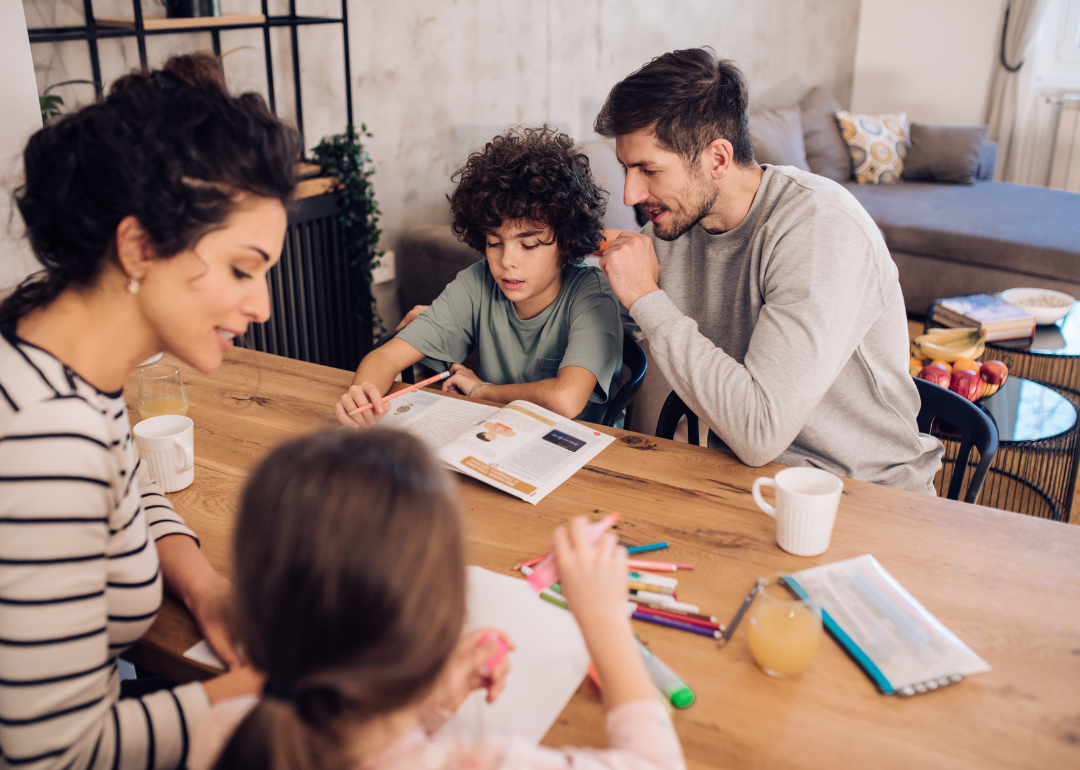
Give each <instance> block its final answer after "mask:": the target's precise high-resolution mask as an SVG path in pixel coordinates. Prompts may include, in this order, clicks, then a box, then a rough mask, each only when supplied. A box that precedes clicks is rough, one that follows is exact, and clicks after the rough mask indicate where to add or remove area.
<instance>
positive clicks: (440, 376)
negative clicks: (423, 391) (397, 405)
mask: <svg viewBox="0 0 1080 770" xmlns="http://www.w3.org/2000/svg"><path fill="white" fill-rule="evenodd" d="M449 376H450V370H449V369H447V370H446V371H445V372H443V373H442V374H436V375H435V376H434V377H428V378H427V379H426V380H424V381H422V382H418V383H416V384H415V385H410V386H409V387H407V388H402V389H401V390H399V391H397V392H396V393H391V394H390V395H389V396H383V400H382V402H383V403H384V404H385V403H386V402H387V401H389V400H390V399H393V398H397V397H398V396H404V395H405V394H406V393H412V392H413V391H414V390H416V389H418V388H426V387H427V386H428V385H434V384H435V383H436V382H438V381H439V380H445V379H446V378H447V377H449ZM373 406H375V405H374V404H364V405H363V406H361V407H359V408H358V409H353V410H352V411H351V412H349V417H352V416H353V415H354V414H359V413H360V412H366V411H367V410H368V409H371V408H372V407H373Z"/></svg>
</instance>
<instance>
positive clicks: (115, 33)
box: [27, 0, 353, 154]
mask: <svg viewBox="0 0 1080 770" xmlns="http://www.w3.org/2000/svg"><path fill="white" fill-rule="evenodd" d="M132 10H133V12H134V16H133V17H132V18H133V19H134V26H133V27H131V28H126V27H104V26H100V25H99V24H98V23H97V21H96V20H95V18H94V8H93V2H92V0H83V13H84V15H85V18H86V24H85V25H83V26H81V27H41V28H37V29H30V30H27V33H28V36H29V38H30V43H31V44H35V43H60V42H73V41H74V42H80V41H85V42H86V44H87V46H88V47H89V50H90V68H91V71H92V79H93V81H94V89H95V90H96V91H97V92H98V93H100V92H101V88H102V78H101V62H100V59H99V57H98V47H97V41H98V40H108V39H112V38H127V37H134V38H135V39H136V40H137V41H138V46H139V62H140V63H141V65H142V67H143V69H144V70H145V69H148V65H147V61H146V38H147V37H148V36H156V35H186V34H190V33H197V32H209V33H210V37H211V44H212V47H213V50H214V53H215V54H219V55H220V54H221V32H223V31H230V30H238V29H261V30H262V31H263V49H264V53H265V58H266V87H267V96H268V97H269V98H268V101H269V102H270V109H271V110H272V111H274V112H275V113H276V112H277V98H276V95H275V93H274V71H273V67H274V60H273V52H272V50H271V46H270V30H271V29H279V28H282V27H284V28H287V29H290V30H291V35H290V43H291V48H292V63H293V67H292V69H293V87H294V89H295V91H294V93H295V94H296V96H295V105H294V106H295V111H296V128H297V129H298V130H299V131H300V134H301V135H303V133H304V108H303V89H302V87H301V84H300V43H299V39H298V37H297V29H298V28H299V27H306V26H313V25H323V24H340V25H341V30H342V42H343V45H344V53H345V57H344V61H345V113H346V119H347V121H348V123H349V124H350V125H351V124H352V122H353V106H352V87H351V79H352V74H351V68H350V66H349V16H348V7H347V0H341V16H340V18H330V17H323V16H299V15H297V13H296V0H289V14H288V15H286V16H270V15H269V14H268V13H267V0H262V16H263V20H262V21H260V22H243V23H238V24H199V25H195V24H193V25H192V26H184V27H179V28H162V29H147V28H146V25H145V21H144V18H143V14H142V3H141V2H140V0H132ZM306 146H307V145H306V144H305V145H304V147H305V148H306ZM305 154H306V150H305Z"/></svg>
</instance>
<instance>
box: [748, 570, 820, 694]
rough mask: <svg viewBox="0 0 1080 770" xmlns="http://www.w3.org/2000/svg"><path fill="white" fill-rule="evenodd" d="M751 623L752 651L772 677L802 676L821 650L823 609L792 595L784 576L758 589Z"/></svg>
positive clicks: (809, 599) (773, 578)
mask: <svg viewBox="0 0 1080 770" xmlns="http://www.w3.org/2000/svg"><path fill="white" fill-rule="evenodd" d="M749 620H750V631H749V635H748V636H749V642H750V652H751V653H752V654H753V656H754V660H756V661H757V664H758V665H759V666H761V669H762V670H763V671H764V672H765V673H766V674H769V675H770V676H776V677H780V678H781V679H792V678H794V677H797V676H799V675H800V674H801V673H802V672H803V671H805V670H806V668H807V667H808V666H809V665H810V663H811V662H813V660H814V658H815V657H817V654H818V650H820V649H821V635H822V631H821V608H820V607H818V605H817V603H816V602H815V601H814V600H813V598H807V599H800V598H798V597H796V596H795V595H794V594H792V593H791V592H790V591H789V590H788V587H787V585H786V584H785V583H784V578H783V577H782V576H779V575H778V576H775V577H772V578H769V579H768V580H766V581H765V582H764V585H762V587H761V588H760V589H758V594H757V597H756V598H755V599H754V604H753V606H752V607H751V608H750V616H749Z"/></svg>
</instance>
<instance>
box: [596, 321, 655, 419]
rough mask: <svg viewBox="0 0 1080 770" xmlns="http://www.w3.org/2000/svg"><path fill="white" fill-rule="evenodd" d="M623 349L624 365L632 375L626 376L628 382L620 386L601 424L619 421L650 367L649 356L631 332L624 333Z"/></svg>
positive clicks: (639, 388)
mask: <svg viewBox="0 0 1080 770" xmlns="http://www.w3.org/2000/svg"><path fill="white" fill-rule="evenodd" d="M622 351H623V352H622V362H623V366H625V367H626V368H627V369H628V370H629V371H630V375H629V376H628V377H627V378H626V382H624V383H623V384H622V387H621V388H619V392H618V393H616V394H615V397H614V398H613V399H611V402H610V403H609V404H608V408H607V411H606V412H604V421H603V422H602V423H601V425H607V426H608V427H611V426H612V425H614V424H615V423H616V422H617V421H618V419H619V415H620V414H622V412H623V410H624V409H626V408H628V405H629V404H630V402H631V401H632V400H633V398H634V396H636V395H637V392H638V391H639V390H641V383H642V382H643V381H644V380H645V371H646V370H647V369H648V368H649V358H648V356H646V355H645V351H644V350H642V349H641V345H639V344H637V342H636V341H635V340H634V338H633V337H631V336H630V335H629V334H624V335H623V348H622ZM628 416H629V415H628ZM627 422H629V420H627Z"/></svg>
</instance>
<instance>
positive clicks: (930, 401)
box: [913, 377, 998, 503]
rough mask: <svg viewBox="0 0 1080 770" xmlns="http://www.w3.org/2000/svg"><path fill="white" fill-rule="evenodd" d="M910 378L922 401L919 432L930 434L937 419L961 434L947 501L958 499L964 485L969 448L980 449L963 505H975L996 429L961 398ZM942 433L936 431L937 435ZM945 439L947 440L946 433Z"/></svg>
mask: <svg viewBox="0 0 1080 770" xmlns="http://www.w3.org/2000/svg"><path fill="white" fill-rule="evenodd" d="M913 379H914V380H915V387H916V388H918V390H919V398H920V399H922V406H921V407H920V408H919V416H918V418H917V419H916V422H917V423H918V425H919V430H920V431H922V432H923V433H930V429H931V427H932V426H933V424H934V421H935V420H940V421H941V422H943V423H947V424H948V425H949V426H951V427H952V428H953V429H955V430H956V431H957V432H958V433H959V434H960V451H959V452H958V453H957V455H956V460H955V464H954V466H953V470H952V479H951V480H950V481H949V492H948V494H947V495H946V497H948V498H949V499H950V500H959V499H960V487H961V486H962V485H963V483H964V476H966V475H967V467H968V458H969V457H970V456H971V448H972V447H975V448H976V449H978V450H979V464H978V465H977V466H975V472H974V473H973V474H972V476H971V481H970V483H969V484H968V489H967V494H965V495H964V502H965V503H974V502H975V501H976V500H978V498H979V492H980V491H981V490H982V485H983V482H984V481H985V480H986V473H987V471H989V470H990V463H991V462H992V461H993V459H994V453H995V452H997V446H998V432H997V427H996V426H995V425H994V422H993V420H991V419H990V418H989V417H988V416H987V415H986V412H984V411H983V410H982V409H980V408H979V407H977V406H975V404H973V403H971V402H970V401H968V400H967V399H966V398H964V397H963V396H961V395H959V394H957V393H953V392H952V391H951V390H949V389H948V388H943V387H941V386H940V385H935V384H934V383H932V382H928V381H926V380H920V379H919V378H918V377H915V378H913ZM941 432H942V431H940V430H939V433H941ZM945 438H948V434H947V433H946V434H945Z"/></svg>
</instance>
